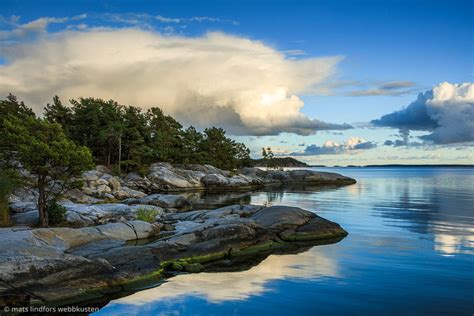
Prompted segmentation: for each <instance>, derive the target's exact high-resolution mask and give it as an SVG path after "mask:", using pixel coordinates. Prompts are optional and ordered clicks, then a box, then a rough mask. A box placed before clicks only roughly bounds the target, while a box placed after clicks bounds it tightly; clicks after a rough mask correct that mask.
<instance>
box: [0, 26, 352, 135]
mask: <svg viewBox="0 0 474 316" xmlns="http://www.w3.org/2000/svg"><path fill="white" fill-rule="evenodd" d="M1 52H2V53H3V57H4V59H6V60H7V63H6V64H4V65H0V94H2V95H6V94H7V93H9V92H12V93H14V94H17V95H18V96H19V97H20V98H22V99H24V100H25V101H26V102H27V104H30V105H32V106H33V107H34V109H35V110H36V111H38V112H39V111H40V110H41V108H42V106H43V105H44V104H45V103H46V102H48V101H49V100H50V99H51V97H52V95H54V94H58V95H59V96H60V97H61V98H63V99H69V98H78V97H81V96H83V97H86V96H94V97H101V98H104V99H109V98H113V99H115V100H117V101H119V102H121V103H124V104H133V105H138V106H142V107H143V108H148V107H151V106H160V107H161V108H163V110H164V111H165V112H167V113H168V114H171V115H173V116H175V117H177V119H179V120H181V121H183V122H184V123H185V124H194V125H195V126H197V127H205V126H210V125H217V126H222V127H224V128H226V129H227V130H228V131H229V132H231V133H233V134H241V135H250V134H252V135H276V134H279V133H281V132H289V133H296V134H301V135H308V134H312V133H314V132H316V131H318V130H343V129H348V128H351V126H350V125H348V124H332V123H327V122H323V121H319V120H316V119H312V118H309V117H308V116H306V115H304V114H303V113H301V108H302V107H303V105H304V103H303V101H302V100H301V99H300V98H299V97H298V95H299V94H302V93H309V92H314V91H317V89H318V87H319V85H321V84H322V83H324V81H325V80H327V78H328V77H330V76H331V75H332V74H333V73H334V72H335V68H336V65H337V63H338V62H339V61H340V60H341V57H339V56H334V57H322V58H304V59H298V60H290V59H288V58H287V57H286V56H285V54H284V53H281V52H279V51H277V50H275V49H274V48H272V47H270V46H268V45H265V44H264V43H262V42H259V41H256V40H250V39H247V38H242V37H238V36H232V35H228V34H224V33H208V34H206V35H204V36H201V37H184V36H165V35H162V34H159V33H157V32H153V31H144V30H141V29H134V28H122V29H93V30H88V31H72V30H69V31H61V32H57V33H54V34H48V36H44V37H42V38H40V39H38V40H36V41H34V42H30V43H23V44H14V45H9V46H5V47H3V48H2V51H1Z"/></svg>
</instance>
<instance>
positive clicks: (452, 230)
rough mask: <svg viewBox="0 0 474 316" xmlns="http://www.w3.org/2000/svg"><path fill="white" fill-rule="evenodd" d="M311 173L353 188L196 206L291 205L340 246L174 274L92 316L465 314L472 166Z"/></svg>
mask: <svg viewBox="0 0 474 316" xmlns="http://www.w3.org/2000/svg"><path fill="white" fill-rule="evenodd" d="M315 169H316V170H325V171H335V172H339V173H342V174H344V175H348V176H351V177H354V178H356V179H357V181H358V183H357V184H355V185H351V186H347V187H342V188H337V189H327V190H319V191H316V192H315V191H308V190H302V189H300V190H290V191H280V192H278V191H277V192H251V193H247V194H244V195H242V194H240V195H238V196H237V197H232V196H229V195H224V196H221V197H220V199H219V197H216V196H207V197H202V199H203V200H206V199H207V200H210V199H214V200H219V201H220V202H219V204H221V205H224V204H226V201H227V203H231V204H232V203H235V201H236V199H244V200H245V202H249V201H250V202H251V203H253V204H273V205H280V204H281V205H291V206H299V207H301V208H304V209H307V210H310V211H314V212H316V213H318V214H319V215H321V216H323V217H325V218H327V219H330V220H332V221H335V222H338V223H340V224H341V225H342V226H343V227H344V228H345V229H346V230H347V231H348V232H349V235H348V236H347V237H346V238H345V239H344V240H342V241H341V242H339V243H337V244H332V245H325V246H317V247H313V248H311V249H310V250H308V251H306V252H304V253H300V254H291V255H271V256H269V257H268V258H267V259H265V260H264V261H263V262H261V263H260V264H259V265H257V266H255V267H253V268H251V269H249V270H246V271H242V272H225V273H200V274H189V275H179V276H177V277H174V278H171V279H169V280H168V281H167V282H166V283H164V284H162V285H160V286H158V287H155V288H151V289H147V290H143V291H141V292H137V293H135V294H133V295H130V296H127V297H123V298H120V299H117V300H114V301H111V302H110V303H109V304H108V305H106V306H105V307H103V308H102V309H101V310H100V311H99V312H98V313H96V315H289V314H292V315H473V313H474V169H473V168H428V167H427V168H342V169H337V168H315Z"/></svg>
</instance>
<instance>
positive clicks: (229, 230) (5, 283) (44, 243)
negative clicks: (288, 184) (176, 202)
mask: <svg viewBox="0 0 474 316" xmlns="http://www.w3.org/2000/svg"><path fill="white" fill-rule="evenodd" d="M158 227H162V228H163V229H166V230H167V231H163V232H162V233H160V235H158V236H157V231H158V230H157V228H158ZM346 234H347V233H346V232H345V231H344V230H343V229H342V228H341V227H340V226H339V225H338V224H336V223H333V222H330V221H328V220H325V219H323V218H321V217H319V216H317V215H316V214H314V213H312V212H308V211H305V210H302V209H298V208H293V207H285V206H274V207H262V206H255V205H246V206H240V205H233V206H228V207H224V208H220V209H216V210H205V211H190V212H181V213H168V214H164V215H163V216H162V217H161V218H160V219H159V221H158V223H156V224H149V223H146V222H141V221H129V222H124V223H109V224H106V225H102V226H96V227H86V228H79V229H73V228H48V229H33V230H15V229H0V245H1V247H0V281H1V282H0V284H1V285H0V305H6V302H8V303H11V302H15V303H17V304H20V303H21V304H23V305H27V304H35V303H38V304H44V303H45V302H47V303H51V302H57V301H61V302H63V303H64V302H76V303H77V302H81V301H83V300H91V299H96V298H99V297H102V296H104V295H106V293H114V292H119V291H123V290H124V289H128V290H131V289H132V290H133V289H134V288H138V287H143V286H144V285H145V284H148V283H150V284H152V283H154V282H157V280H159V279H161V278H163V277H167V276H172V275H174V274H175V273H179V272H181V271H184V272H192V273H194V272H200V271H203V270H207V269H211V268H212V267H214V266H216V265H218V264H226V265H231V264H232V263H233V262H235V261H236V260H237V258H254V257H259V258H261V257H262V256H263V257H264V256H267V255H268V254H270V253H272V252H275V251H284V250H285V249H286V250H290V249H292V251H293V250H294V249H298V248H299V247H303V245H304V247H308V245H309V244H312V245H314V244H317V243H321V242H322V243H330V242H335V241H337V240H338V239H337V238H342V237H344V236H345V235H346ZM143 238H148V239H147V240H148V242H145V243H143V242H139V239H143ZM150 238H152V239H150ZM134 240H135V242H131V241H134ZM302 241H304V242H305V243H304V244H302V243H301V242H302ZM239 260H240V259H239Z"/></svg>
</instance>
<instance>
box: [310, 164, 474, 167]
mask: <svg viewBox="0 0 474 316" xmlns="http://www.w3.org/2000/svg"><path fill="white" fill-rule="evenodd" d="M309 167H312V168H380V167H384V168H432V167H436V168H446V167H449V168H474V165H463V164H431V165H430V164H426V165H415V164H406V165H405V164H386V165H366V166H355V165H348V166H323V165H310V166H309Z"/></svg>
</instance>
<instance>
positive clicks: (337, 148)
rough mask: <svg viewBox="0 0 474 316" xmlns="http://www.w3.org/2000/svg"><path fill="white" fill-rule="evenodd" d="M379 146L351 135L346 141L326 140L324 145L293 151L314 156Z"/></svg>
mask: <svg viewBox="0 0 474 316" xmlns="http://www.w3.org/2000/svg"><path fill="white" fill-rule="evenodd" d="M375 147H377V144H376V143H374V142H371V141H365V140H363V139H362V138H359V137H349V139H348V140H347V141H346V142H343V143H339V142H335V141H332V140H326V141H325V142H324V144H323V145H322V146H318V145H314V144H313V145H309V146H306V148H305V149H304V151H303V152H294V153H291V155H293V156H313V155H337V154H345V153H351V152H352V153H355V152H358V151H360V150H367V149H372V148H375Z"/></svg>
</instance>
